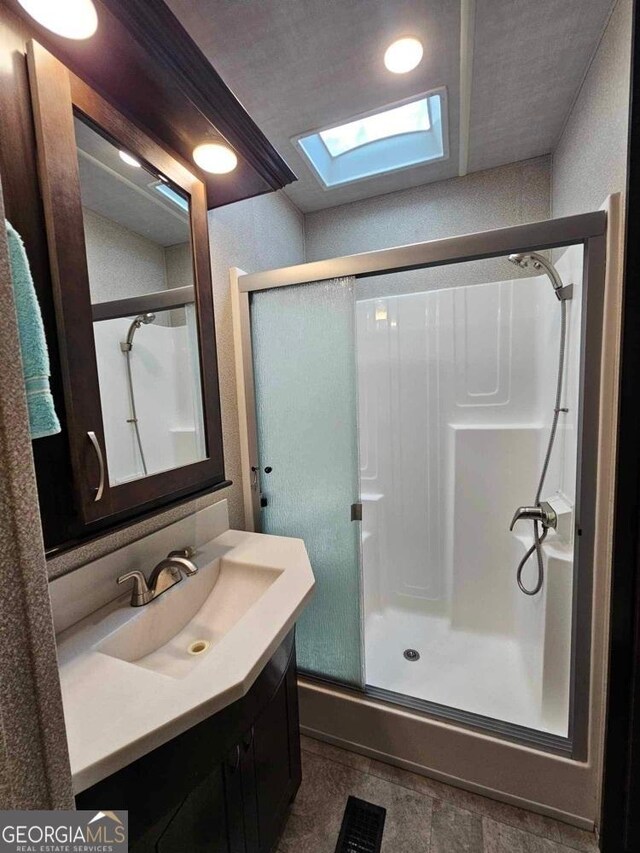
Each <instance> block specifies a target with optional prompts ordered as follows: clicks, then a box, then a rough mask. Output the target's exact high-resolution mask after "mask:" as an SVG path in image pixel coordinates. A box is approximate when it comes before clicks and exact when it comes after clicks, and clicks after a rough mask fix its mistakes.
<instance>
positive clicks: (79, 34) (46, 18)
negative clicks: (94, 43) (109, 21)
mask: <svg viewBox="0 0 640 853" xmlns="http://www.w3.org/2000/svg"><path fill="white" fill-rule="evenodd" d="M18 2H19V3H20V5H21V6H22V8H23V9H24V10H25V11H26V12H28V13H29V14H30V15H31V17H32V18H34V19H35V20H36V21H37V22H38V23H39V24H42V26H43V27H46V28H47V29H48V30H51V32H52V33H56V34H57V35H59V36H64V38H68V39H87V38H89V37H90V36H92V35H93V34H94V33H95V31H96V30H97V29H98V13H97V12H96V7H95V6H94V5H93V2H92V0H18Z"/></svg>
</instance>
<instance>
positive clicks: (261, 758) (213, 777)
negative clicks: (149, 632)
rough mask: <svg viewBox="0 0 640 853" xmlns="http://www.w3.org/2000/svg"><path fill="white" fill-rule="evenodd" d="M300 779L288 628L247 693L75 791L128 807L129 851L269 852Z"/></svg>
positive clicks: (102, 804)
mask: <svg viewBox="0 0 640 853" xmlns="http://www.w3.org/2000/svg"><path fill="white" fill-rule="evenodd" d="M300 779H301V769H300V735H299V725H298V697H297V686H296V672H295V644H294V640H293V634H290V635H289V637H287V639H286V640H285V641H284V642H283V644H282V645H281V646H280V648H279V649H278V650H277V651H276V653H275V655H274V656H273V657H272V659H271V660H270V661H269V663H268V664H267V666H266V667H265V669H264V670H263V671H262V673H261V674H260V675H259V676H258V679H257V680H256V682H255V683H254V685H253V687H252V688H251V690H250V691H249V692H248V693H247V695H246V696H245V697H244V698H243V699H241V700H239V701H238V702H235V703H234V704H233V705H230V706H229V707H228V708H225V709H224V710H222V711H220V712H219V713H218V714H215V715H213V716H212V717H209V718H208V719H207V720H204V722H202V723H199V724H198V725H196V726H194V727H193V728H191V729H189V730H188V731H186V732H184V733H183V734H181V735H179V736H178V737H176V738H174V739H173V740H171V741H169V742H168V743H166V744H164V745H163V746H161V747H159V748H158V749H156V750H154V751H153V752H151V753H149V754H148V755H145V756H143V757H142V758H140V759H139V760H137V761H135V762H134V763H133V764H131V765H129V766H128V767H125V768H123V769H122V770H120V771H119V772H117V773H115V774H114V775H112V776H110V777H108V778H107V779H105V780H103V781H102V782H99V783H98V784H96V785H94V786H93V787H92V788H89V789H88V790H86V791H83V792H82V793H81V794H79V795H78V796H77V797H76V805H77V807H78V808H81V809H96V810H97V809H102V810H104V809H105V808H108V809H127V810H128V812H129V837H130V840H129V849H130V851H131V853H270V851H271V850H273V849H274V847H275V844H276V842H277V840H278V838H279V835H280V833H281V832H282V828H283V826H284V821H285V819H286V816H287V811H288V807H289V804H290V802H291V800H292V799H293V797H294V796H295V794H296V791H297V790H298V787H299V785H300Z"/></svg>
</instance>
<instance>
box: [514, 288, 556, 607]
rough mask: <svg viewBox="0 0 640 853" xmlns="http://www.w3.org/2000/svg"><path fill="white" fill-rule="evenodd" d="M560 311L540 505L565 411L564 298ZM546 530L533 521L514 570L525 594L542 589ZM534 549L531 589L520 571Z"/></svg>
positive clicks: (540, 484) (539, 496)
mask: <svg viewBox="0 0 640 853" xmlns="http://www.w3.org/2000/svg"><path fill="white" fill-rule="evenodd" d="M560 311H561V314H560V353H559V357H558V381H557V384H556V401H555V406H554V409H553V421H552V422H551V432H550V433H549V442H548V444H547V452H546V453H545V457H544V462H543V464H542V471H541V472H540V481H539V482H538V490H537V491H536V497H535V505H536V506H539V505H540V498H541V497H542V489H543V488H544V481H545V479H546V477H547V471H548V469H549V463H550V461H551V454H552V453H553V445H554V444H555V440H556V433H557V431H558V419H559V418H560V412H563V411H566V409H562V408H560V405H561V401H562V382H563V376H564V353H565V342H566V337H567V305H566V302H565V300H564V299H562V300H560ZM548 532H549V528H548V527H545V528H544V529H543V530H542V532H540V522H539V521H534V522H533V545H532V546H531V547H530V548H529V549H528V551H527V552H526V554H525V555H524V557H523V558H522V559H521V560H520V563H519V564H518V569H517V571H516V580H517V581H518V586H519V587H520V589H521V591H522V592H523V593H524V594H525V595H537V594H538V593H539V592H540V590H541V589H542V584H543V583H544V562H543V559H542V543H543V542H544V540H545V539H546V538H547V533H548ZM534 551H535V554H536V561H537V564H538V577H537V580H536V584H535V586H534V587H533V588H532V589H528V588H527V587H526V586H525V585H524V583H523V580H522V573H523V571H524V567H525V565H526V564H527V562H528V561H529V558H530V557H531V556H532V555H533V553H534Z"/></svg>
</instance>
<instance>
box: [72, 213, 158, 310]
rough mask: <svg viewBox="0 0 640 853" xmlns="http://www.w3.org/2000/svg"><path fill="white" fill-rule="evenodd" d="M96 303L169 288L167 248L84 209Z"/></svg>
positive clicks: (89, 262)
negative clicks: (165, 250)
mask: <svg viewBox="0 0 640 853" xmlns="http://www.w3.org/2000/svg"><path fill="white" fill-rule="evenodd" d="M83 219H84V236H85V243H86V246H87V265H88V267H89V285H90V289H91V301H92V302H107V301H109V300H110V299H125V298H126V297H128V296H141V295H142V294H143V293H153V292H154V291H155V290H164V289H165V288H166V287H167V274H166V269H165V258H164V249H163V247H162V246H160V245H158V243H154V242H153V241H152V240H147V239H146V237H142V236H140V234H135V233H134V232H133V231H130V230H129V229H128V228H123V227H122V225H119V224H118V223H117V222H113V221H112V220H111V219H107V218H106V217H104V216H100V214H99V213H95V212H94V211H93V210H89V208H86V207H85V208H83Z"/></svg>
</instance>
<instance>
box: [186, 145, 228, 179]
mask: <svg viewBox="0 0 640 853" xmlns="http://www.w3.org/2000/svg"><path fill="white" fill-rule="evenodd" d="M193 159H194V160H195V162H196V163H197V165H198V166H200V168H201V169H204V171H205V172H212V173H213V174H214V175H226V174H227V173H228V172H233V170H234V169H235V167H236V166H237V165H238V158H237V157H236V155H235V153H234V152H233V151H232V150H231V149H230V148H228V147H227V146H226V145H221V144H220V143H218V142H206V143H204V144H203V145H198V146H197V147H196V148H194V150H193Z"/></svg>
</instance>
